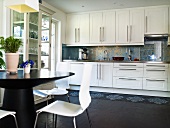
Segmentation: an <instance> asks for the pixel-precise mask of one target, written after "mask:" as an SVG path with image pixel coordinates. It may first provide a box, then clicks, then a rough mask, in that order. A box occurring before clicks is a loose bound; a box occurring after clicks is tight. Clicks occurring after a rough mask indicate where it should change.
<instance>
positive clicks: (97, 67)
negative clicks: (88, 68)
mask: <svg viewBox="0 0 170 128" xmlns="http://www.w3.org/2000/svg"><path fill="white" fill-rule="evenodd" d="M98 78H99V77H98V64H97V79H98Z"/></svg>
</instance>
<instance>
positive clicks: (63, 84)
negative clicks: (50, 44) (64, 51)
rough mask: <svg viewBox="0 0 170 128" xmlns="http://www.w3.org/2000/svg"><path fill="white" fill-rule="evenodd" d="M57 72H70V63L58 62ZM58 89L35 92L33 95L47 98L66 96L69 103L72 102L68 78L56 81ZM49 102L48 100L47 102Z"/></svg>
mask: <svg viewBox="0 0 170 128" xmlns="http://www.w3.org/2000/svg"><path fill="white" fill-rule="evenodd" d="M56 69H57V71H62V72H68V70H69V63H68V62H58V63H57V68H56ZM55 83H56V87H54V88H53V89H50V90H33V94H34V95H37V96H40V97H46V98H48V97H49V96H54V95H66V94H67V97H68V101H69V102H70V99H69V95H68V91H67V89H69V88H70V87H69V83H68V78H63V79H60V80H57V81H55ZM47 102H48V100H47Z"/></svg>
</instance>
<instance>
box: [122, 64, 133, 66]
mask: <svg viewBox="0 0 170 128" xmlns="http://www.w3.org/2000/svg"><path fill="white" fill-rule="evenodd" d="M119 66H136V65H128V64H127V65H126V64H119Z"/></svg>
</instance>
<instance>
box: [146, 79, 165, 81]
mask: <svg viewBox="0 0 170 128" xmlns="http://www.w3.org/2000/svg"><path fill="white" fill-rule="evenodd" d="M146 80H147V81H165V80H151V79H146Z"/></svg>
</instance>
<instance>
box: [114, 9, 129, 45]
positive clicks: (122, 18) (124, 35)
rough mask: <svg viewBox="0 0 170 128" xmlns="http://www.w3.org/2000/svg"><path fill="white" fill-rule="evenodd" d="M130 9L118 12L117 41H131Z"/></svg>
mask: <svg viewBox="0 0 170 128" xmlns="http://www.w3.org/2000/svg"><path fill="white" fill-rule="evenodd" d="M128 31H129V11H128V10H120V11H117V12H116V43H129V32H128Z"/></svg>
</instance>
